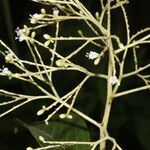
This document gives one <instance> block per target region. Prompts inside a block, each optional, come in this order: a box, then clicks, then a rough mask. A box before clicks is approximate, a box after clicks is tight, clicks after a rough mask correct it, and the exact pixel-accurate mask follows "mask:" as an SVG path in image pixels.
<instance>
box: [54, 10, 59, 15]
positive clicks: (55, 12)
mask: <svg viewBox="0 0 150 150" xmlns="http://www.w3.org/2000/svg"><path fill="white" fill-rule="evenodd" d="M58 14H59V10H58V9H57V8H53V15H54V16H58Z"/></svg>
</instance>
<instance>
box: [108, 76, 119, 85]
mask: <svg viewBox="0 0 150 150" xmlns="http://www.w3.org/2000/svg"><path fill="white" fill-rule="evenodd" d="M108 82H110V83H111V84H112V85H114V84H118V85H119V81H118V79H117V77H116V76H111V77H109V79H108Z"/></svg>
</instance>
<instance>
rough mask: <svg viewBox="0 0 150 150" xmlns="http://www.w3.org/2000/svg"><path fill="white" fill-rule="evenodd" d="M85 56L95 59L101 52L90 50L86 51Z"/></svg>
mask: <svg viewBox="0 0 150 150" xmlns="http://www.w3.org/2000/svg"><path fill="white" fill-rule="evenodd" d="M85 56H86V57H88V58H89V59H92V60H93V59H96V58H97V57H98V56H99V54H98V53H96V52H94V51H90V52H89V53H86V55H85Z"/></svg>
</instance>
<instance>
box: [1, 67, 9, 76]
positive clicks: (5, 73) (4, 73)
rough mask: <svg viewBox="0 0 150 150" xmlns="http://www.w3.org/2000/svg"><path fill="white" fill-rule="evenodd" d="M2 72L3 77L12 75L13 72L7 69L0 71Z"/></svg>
mask: <svg viewBox="0 0 150 150" xmlns="http://www.w3.org/2000/svg"><path fill="white" fill-rule="evenodd" d="M0 71H1V72H2V75H10V74H11V72H10V71H9V69H8V68H7V67H5V68H3V69H0Z"/></svg>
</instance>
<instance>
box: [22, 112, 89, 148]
mask: <svg viewBox="0 0 150 150" xmlns="http://www.w3.org/2000/svg"><path fill="white" fill-rule="evenodd" d="M23 125H24V126H25V127H26V128H27V129H28V130H29V131H30V132H31V134H32V135H33V136H34V137H35V139H36V140H37V141H38V143H39V144H40V145H41V146H47V145H45V144H43V143H42V142H41V141H40V140H39V136H42V137H43V138H44V139H45V140H47V141H85V142H88V141H90V137H89V132H88V130H87V127H86V124H85V122H84V121H83V120H82V119H81V118H80V117H79V116H77V115H75V114H74V115H73V119H67V118H66V119H60V118H59V116H58V115H56V116H54V117H53V118H52V119H51V120H50V122H49V125H46V124H45V123H44V122H36V123H33V124H32V125H27V124H25V123H23ZM61 149H63V150H64V149H65V150H89V149H90V146H89V145H72V146H65V147H64V146H63V147H61V148H59V150H61Z"/></svg>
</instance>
